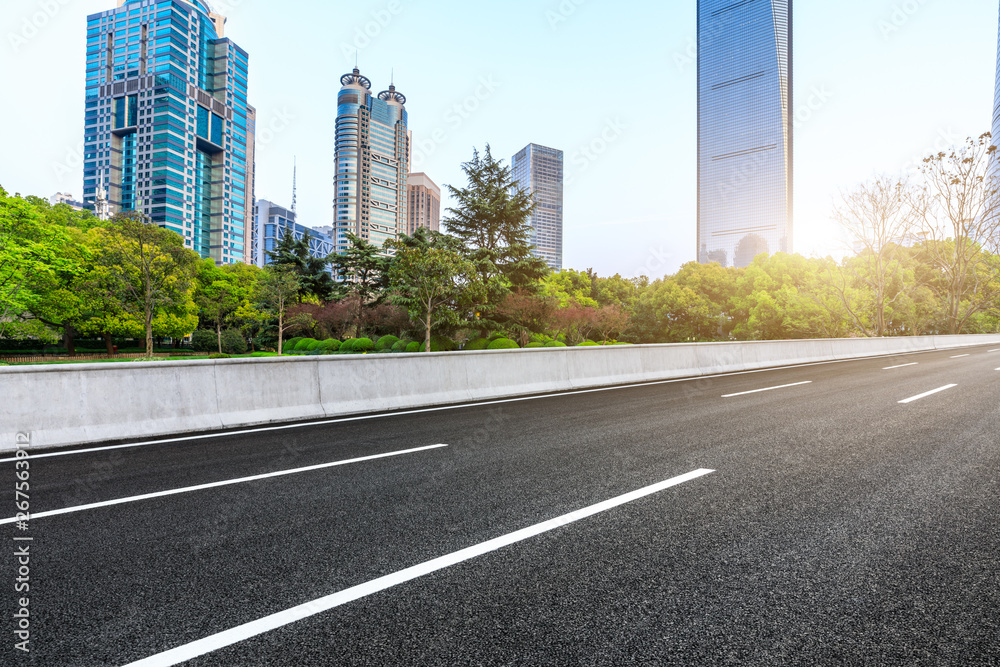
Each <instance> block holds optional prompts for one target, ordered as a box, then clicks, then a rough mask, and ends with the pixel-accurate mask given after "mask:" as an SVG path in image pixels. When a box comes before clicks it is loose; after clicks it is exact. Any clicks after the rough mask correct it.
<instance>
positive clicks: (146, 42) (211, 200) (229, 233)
mask: <svg viewBox="0 0 1000 667" xmlns="http://www.w3.org/2000/svg"><path fill="white" fill-rule="evenodd" d="M225 22H226V19H225V17H223V16H220V15H219V14H215V13H213V12H212V10H211V9H210V7H209V6H208V5H207V4H206V3H205V2H203V1H202V0H188V1H187V2H182V1H181V0H156V1H154V0H119V7H118V8H116V9H112V10H108V11H105V12H101V13H99V14H93V15H91V16H89V17H88V18H87V86H86V109H85V131H84V135H85V136H84V146H85V149H84V177H83V178H84V183H83V198H84V203H85V204H86V205H87V207H88V208H92V209H93V208H95V206H96V205H97V203H98V199H102V200H104V202H102V203H105V202H106V205H108V207H109V212H110V213H117V212H119V211H132V210H141V211H142V212H143V213H145V214H146V215H148V216H149V218H150V219H151V221H152V222H153V224H156V225H159V226H161V227H165V228H167V229H171V230H173V231H175V232H177V233H178V234H180V235H181V236H183V237H184V242H185V245H186V246H187V247H188V248H191V249H193V250H195V251H197V252H198V253H199V254H201V255H202V256H203V257H211V258H212V259H214V260H215V261H216V262H217V263H219V264H229V263H234V262H243V261H251V259H252V258H251V257H250V256H249V254H250V248H249V243H247V241H248V238H247V235H248V234H249V230H250V228H251V224H252V217H253V201H252V197H253V144H254V136H253V129H252V121H253V108H252V107H250V106H249V105H248V103H247V66H248V63H247V53H246V51H244V50H243V49H241V48H240V47H238V46H237V45H236V44H234V43H233V42H232V41H230V40H229V39H226V38H225V37H224V26H225ZM248 118H249V121H248Z"/></svg>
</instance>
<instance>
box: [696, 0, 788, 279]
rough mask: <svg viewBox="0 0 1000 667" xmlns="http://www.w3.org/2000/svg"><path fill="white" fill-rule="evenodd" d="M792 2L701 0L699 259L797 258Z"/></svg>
mask: <svg viewBox="0 0 1000 667" xmlns="http://www.w3.org/2000/svg"><path fill="white" fill-rule="evenodd" d="M793 120H794V119H793V105H792V0H754V1H753V2H736V1H734V0H698V261H700V262H702V263H709V262H719V263H720V264H722V265H723V266H738V267H743V266H747V265H749V264H750V262H751V261H753V258H754V257H755V256H756V255H758V254H760V253H774V252H779V251H782V252H791V251H792V126H793Z"/></svg>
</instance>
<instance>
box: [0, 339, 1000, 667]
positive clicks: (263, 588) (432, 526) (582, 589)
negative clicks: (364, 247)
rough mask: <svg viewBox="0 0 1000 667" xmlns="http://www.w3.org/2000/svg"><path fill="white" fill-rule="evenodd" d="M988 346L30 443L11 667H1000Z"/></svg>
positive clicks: (998, 496)
mask: <svg viewBox="0 0 1000 667" xmlns="http://www.w3.org/2000/svg"><path fill="white" fill-rule="evenodd" d="M990 350H991V348H987V347H984V348H975V349H971V350H963V351H955V352H931V353H922V354H913V355H905V356H899V357H892V358H882V359H869V360H861V361H851V362H845V363H831V364H819V365H811V366H803V367H797V368H789V369H781V370H773V371H766V372H757V373H744V374H736V375H729V376H721V377H714V378H708V379H700V380H692V381H679V382H668V383H660V384H651V385H645V386H640V387H630V388H619V389H613V390H607V391H591V392H581V393H575V394H570V395H556V396H548V397H536V398H532V399H530V400H515V401H507V402H496V403H492V404H486V405H472V406H459V407H455V408H450V409H444V410H431V411H418V412H412V413H408V414H397V415H386V416H380V417H377V418H372V419H363V420H347V421H339V422H332V423H324V424H316V425H296V426H294V427H292V428H281V429H268V430H254V431H253V432H234V433H231V434H225V435H213V436H206V437H199V438H194V439H187V440H180V441H175V442H163V443H157V444H144V445H142V446H128V447H119V448H115V449H101V450H99V451H85V452H79V451H77V452H71V453H65V452H58V453H57V455H56V456H48V457H37V458H33V459H31V460H30V509H31V514H32V517H33V518H32V519H31V521H30V522H29V525H28V529H27V530H18V529H17V526H16V524H12V523H9V522H7V523H3V525H0V539H2V540H3V541H4V542H5V548H3V549H2V550H0V551H2V552H3V553H6V554H7V555H6V556H0V576H2V583H0V590H4V591H6V593H3V594H2V595H0V612H2V614H3V617H4V619H5V620H4V622H3V625H2V634H0V636H2V637H3V643H2V644H0V664H2V665H44V666H46V667H50V666H57V665H74V666H75V665H81V666H86V667H91V666H96V665H125V664H130V663H132V662H137V661H141V660H143V659H147V658H151V659H150V660H148V661H147V662H144V663H141V664H143V665H169V664H178V663H177V662H176V658H171V657H170V655H171V654H167V655H164V656H160V654H163V653H164V652H167V651H170V650H173V649H177V648H178V647H188V648H192V647H202V648H204V647H209V648H210V649H212V650H209V651H208V652H207V653H204V654H203V655H201V656H200V657H196V658H193V659H191V660H189V661H188V662H184V663H183V664H190V665H236V666H241V667H245V666H253V665H279V666H286V665H287V666H299V665H378V666H384V665H625V664H628V665H633V664H634V665H963V666H965V665H1000V564H998V554H1000V513H998V504H1000V401H998V398H1000V392H998V389H1000V351H992V352H991V351H990ZM962 355H964V356H962ZM904 364H906V365H904ZM885 369H888V370H885ZM950 385H954V386H950ZM776 387H780V388H776ZM944 387H948V388H947V389H942V388H944ZM761 389H768V391H758V390H761ZM937 389H942V390H941V391H938V392H937V393H932V394H929V395H926V396H923V397H922V398H919V399H917V400H913V401H912V402H909V403H901V402H900V401H904V400H907V399H911V398H914V397H917V396H921V395H923V394H925V393H927V392H930V391H933V390H937ZM745 392H754V393H745ZM108 400H128V397H108ZM163 400H164V401H169V400H170V397H169V396H164V397H163ZM42 404H44V397H40V405H42ZM57 407H58V406H50V408H51V409H57ZM434 445H446V446H439V447H432V446H434ZM413 449H419V451H411V452H408V453H398V452H407V451H408V450H413ZM397 453H398V454H397ZM384 454H391V455H389V456H383V457H380V458H371V457H375V456H378V455H384ZM353 459H362V460H359V461H352V460H353ZM344 461H348V462H347V463H344V464H342V465H335V466H327V467H320V468H315V469H310V470H305V471H299V472H291V473H289V474H283V475H278V476H270V477H265V478H256V479H250V480H245V481H236V482H234V483H231V484H227V485H223V486H209V487H208V488H201V489H195V490H186V491H182V492H177V493H170V494H168V495H160V496H156V497H152V498H135V497H136V496H142V495H146V494H156V493H160V492H174V491H178V490H183V489H186V488H187V487H192V486H198V485H212V484H214V483H217V482H222V481H233V480H241V479H242V478H245V477H253V476H260V475H265V474H268V473H273V472H278V471H289V470H295V469H298V468H303V467H310V466H321V465H323V464H330V463H335V462H344ZM708 470H711V471H713V472H710V473H709V472H706V471H708ZM693 471H700V472H698V473H697V475H696V476H693V477H692V478H689V479H685V480H684V481H682V482H681V483H676V484H675V485H673V486H669V488H662V489H654V490H652V491H650V490H649V489H648V487H650V486H651V485H655V484H657V483H660V482H664V481H666V480H674V478H677V477H678V476H681V475H685V474H687V473H691V472H693ZM16 481H17V480H16V479H15V463H14V462H13V461H9V460H7V461H4V462H2V463H0V489H2V488H3V486H4V485H6V486H7V488H8V491H7V492H3V493H0V497H5V498H8V499H9V501H8V503H7V505H8V506H7V507H6V509H3V510H0V517H4V518H6V517H14V514H15V511H16V510H15V508H14V502H13V500H14V489H15V483H16ZM640 489H646V492H645V493H646V495H643V496H642V497H626V498H623V496H624V494H629V493H630V492H633V491H637V490H640ZM612 499H616V502H615V503H613V504H612V505H614V506H606V505H605V506H597V507H594V506H595V505H597V504H598V503H602V502H604V501H609V500H612ZM114 500H120V501H123V502H120V503H118V504H113V505H104V506H99V507H89V508H88V507H82V506H85V505H90V504H94V503H105V502H107V501H114ZM586 508H590V510H589V512H588V513H587V514H588V515H587V516H580V515H572V516H566V515H570V514H571V513H573V512H576V511H578V510H583V509H586ZM60 510H69V511H67V512H65V513H57V514H52V515H48V516H46V515H45V513H46V512H55V511H60ZM573 518H576V519H577V520H575V521H573V522H571V523H567V522H568V521H569V520H570V519H573ZM553 519H559V521H556V522H554V523H553V522H552V521H551V520H553ZM547 522H548V523H547ZM563 523H565V525H562V524H563ZM525 529H532V530H527V531H526V530H525ZM518 531H521V532H518ZM15 537H31V538H32V540H31V541H30V542H27V541H24V540H21V541H18V542H15V541H14V538H15ZM505 537H507V538H508V539H507V540H506V541H502V540H501V542H502V543H501V544H499V545H498V544H497V542H496V541H497V540H498V538H505ZM24 544H29V545H30V554H31V556H30V606H29V609H30V614H31V616H30V643H29V645H28V647H29V648H30V653H24V652H23V651H19V650H17V649H15V648H14V644H15V643H16V642H17V641H18V638H17V637H16V636H15V634H14V630H15V629H16V623H17V622H18V621H17V619H13V618H12V617H13V615H14V614H15V613H16V612H17V611H18V609H19V602H18V599H19V597H20V596H21V595H22V594H19V593H15V592H14V585H15V579H16V578H17V576H18V571H17V568H18V567H19V566H18V564H17V558H16V557H15V556H13V555H11V554H13V553H14V552H15V549H19V548H23V545H24ZM477 546H478V547H481V548H480V549H479V550H478V551H473V552H472V553H470V552H469V551H468V550H470V549H472V548H475V547H477ZM415 566H423V569H418V570H413V569H412V568H414V567H415ZM399 573H403V574H399ZM387 577H388V579H382V578H387ZM393 577H395V578H393ZM342 591H348V593H344V594H342V595H341V596H340V597H331V596H334V594H337V593H339V592H342ZM309 603H313V604H311V605H310V604H309ZM288 610H294V611H292V612H288ZM268 617H271V618H270V619H268ZM262 619H264V620H262ZM295 619H298V620H295ZM255 622H257V624H256V625H253V626H250V628H249V629H247V628H241V626H244V625H245V624H251V623H255ZM254 628H256V630H255V629H254ZM261 628H264V631H262V632H260V633H259V634H256V632H257V631H259V630H261ZM172 655H174V656H176V654H172ZM154 656H160V657H154Z"/></svg>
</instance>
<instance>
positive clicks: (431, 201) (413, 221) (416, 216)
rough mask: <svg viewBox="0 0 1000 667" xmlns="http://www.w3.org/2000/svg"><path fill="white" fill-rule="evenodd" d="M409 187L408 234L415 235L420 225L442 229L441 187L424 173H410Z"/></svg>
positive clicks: (431, 228)
mask: <svg viewBox="0 0 1000 667" xmlns="http://www.w3.org/2000/svg"><path fill="white" fill-rule="evenodd" d="M407 187H408V188H409V191H410V201H409V204H408V215H409V218H408V220H407V223H406V235H407V236H413V234H414V232H416V231H417V229H419V228H420V227H426V228H427V229H429V230H431V231H432V232H438V231H441V188H439V187H438V186H437V183H435V182H434V181H432V180H431V179H430V177H429V176H428V175H427V174H424V173H419V174H410V176H409V178H407Z"/></svg>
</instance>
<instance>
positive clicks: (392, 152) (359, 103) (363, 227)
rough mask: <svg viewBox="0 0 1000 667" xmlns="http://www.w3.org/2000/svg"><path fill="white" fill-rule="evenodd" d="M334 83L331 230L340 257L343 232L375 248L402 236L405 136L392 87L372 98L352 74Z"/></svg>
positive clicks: (400, 99) (400, 100)
mask: <svg viewBox="0 0 1000 667" xmlns="http://www.w3.org/2000/svg"><path fill="white" fill-rule="evenodd" d="M340 82H341V85H342V86H343V87H342V88H341V89H340V93H339V95H338V96H337V121H336V152H335V156H334V162H335V168H336V178H335V188H336V198H335V200H334V215H333V219H334V222H333V227H334V230H335V238H334V241H335V243H336V246H337V252H344V251H346V250H347V249H348V247H349V246H350V241H348V239H347V234H348V232H350V233H352V234H355V235H356V236H359V237H361V238H363V239H366V240H367V241H369V242H370V243H372V244H373V245H376V246H379V247H381V246H382V245H383V244H384V243H385V242H386V241H388V240H390V239H395V238H396V237H397V236H398V235H399V234H402V233H405V232H406V220H407V218H406V201H407V186H406V177H407V175H408V174H409V173H410V137H409V132H408V130H407V114H406V108H405V106H404V105H405V104H406V97H405V96H403V95H402V94H401V93H399V92H397V91H396V87H395V86H392V85H390V86H389V90H386V91H383V92H381V93H379V95H378V96H377V97H376V96H374V95H372V94H371V81H369V80H368V79H367V78H366V77H364V76H361V73H360V72H359V71H358V70H357V69H355V70H354V71H353V72H352V73H351V74H345V75H344V76H343V77H341V79H340Z"/></svg>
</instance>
